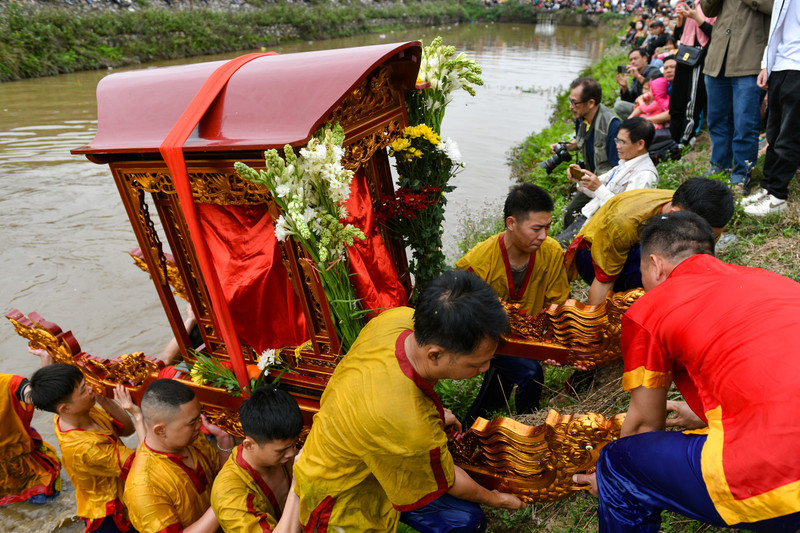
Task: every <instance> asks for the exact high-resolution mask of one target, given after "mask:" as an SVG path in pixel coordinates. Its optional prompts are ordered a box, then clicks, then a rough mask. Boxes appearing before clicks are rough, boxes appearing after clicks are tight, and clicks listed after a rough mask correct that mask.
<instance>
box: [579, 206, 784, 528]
mask: <svg viewBox="0 0 800 533" xmlns="http://www.w3.org/2000/svg"><path fill="white" fill-rule="evenodd" d="M641 250H642V254H641V256H642V257H641V272H642V281H643V282H644V288H645V290H646V291H647V293H646V294H645V295H644V296H642V297H641V298H639V300H638V301H636V302H635V303H634V304H633V305H632V306H631V307H630V309H628V311H627V312H626V313H625V314H624V315H623V316H622V358H623V362H624V374H623V376H622V386H623V388H624V389H625V390H626V391H628V392H630V394H631V401H630V407H629V408H628V414H627V416H626V417H625V421H624V423H623V425H622V433H621V438H620V439H619V440H617V441H614V442H612V443H610V444H608V445H607V446H605V447H604V448H603V449H602V450H601V452H600V456H599V459H598V461H597V472H596V474H592V475H589V476H586V475H576V476H574V478H573V480H574V481H575V482H576V483H590V484H592V486H593V493H594V494H595V495H596V496H598V498H599V500H598V518H599V529H600V531H601V532H614V533H617V532H619V533H625V532H637V533H651V532H652V533H656V532H658V531H659V530H660V525H661V512H662V510H665V509H666V510H669V511H673V512H676V513H679V514H681V515H684V516H688V517H689V518H691V519H694V520H700V521H702V522H705V523H708V524H711V525H714V526H718V527H735V528H736V529H747V530H749V531H757V532H769V533H780V532H796V531H800V497H798V495H799V494H800V461H798V460H797V449H798V446H800V418H798V417H797V416H796V413H795V409H794V407H795V406H796V405H797V399H798V398H800V357H798V356H797V345H796V342H797V338H798V337H800V321H798V320H797V316H796V310H797V309H798V307H800V284H798V283H797V282H795V281H793V280H790V279H788V278H785V277H783V276H780V275H778V274H775V273H773V272H768V271H766V270H761V269H758V268H750V267H743V266H736V265H729V264H726V263H724V262H722V261H720V260H719V259H717V258H715V257H714V232H713V230H712V228H711V226H710V225H709V224H708V222H706V221H705V220H703V219H702V218H701V217H699V216H698V215H696V214H694V213H685V212H684V213H681V212H677V213H669V214H666V215H656V216H655V217H653V219H652V220H650V221H649V222H648V223H647V225H646V226H645V227H644V229H643V230H642V234H641ZM753 317H758V331H757V332H753V331H752V330H750V329H748V327H747V326H748V325H749V324H752V322H753ZM673 382H674V383H675V385H676V386H677V388H678V390H679V391H680V393H681V394H682V395H683V398H684V399H685V400H686V401H685V402H667V393H668V391H669V389H670V386H671V384H672V383H673ZM670 411H673V412H675V413H677V415H678V416H677V417H676V418H674V419H667V418H666V416H667V414H668V413H669V412H670ZM665 426H682V427H685V428H687V429H700V428H706V429H705V431H704V432H691V433H682V432H677V431H664V429H665Z"/></svg>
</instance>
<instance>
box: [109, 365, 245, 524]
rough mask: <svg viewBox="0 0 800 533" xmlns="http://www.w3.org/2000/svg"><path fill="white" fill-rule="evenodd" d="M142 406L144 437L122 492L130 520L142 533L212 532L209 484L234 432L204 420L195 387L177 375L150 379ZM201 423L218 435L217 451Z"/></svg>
mask: <svg viewBox="0 0 800 533" xmlns="http://www.w3.org/2000/svg"><path fill="white" fill-rule="evenodd" d="M141 409H142V414H143V415H144V424H145V432H146V436H145V440H144V442H143V443H142V445H141V446H140V447H139V450H138V452H137V453H136V458H135V459H134V460H133V464H132V465H131V469H130V473H129V475H128V479H127V481H126V482H125V493H124V495H123V502H125V506H126V507H127V508H128V515H129V517H130V520H131V523H133V525H134V527H135V528H136V529H137V530H139V531H140V532H141V533H156V532H161V531H169V532H171V531H184V532H185V533H212V532H214V531H216V530H217V527H218V526H219V523H218V522H217V517H216V516H215V515H214V510H213V509H212V508H211V486H212V483H213V481H214V477H215V476H216V475H217V472H218V471H219V468H220V464H222V463H223V462H224V461H225V459H227V458H228V455H230V452H231V450H232V449H233V437H231V436H230V435H228V434H227V433H225V432H224V431H222V430H221V429H220V428H218V427H216V426H213V425H211V424H209V423H208V421H207V420H205V417H203V416H202V415H201V413H200V402H199V401H198V399H197V397H196V396H195V394H194V391H193V390H192V389H191V388H190V387H189V386H188V385H186V384H184V383H181V382H180V381H178V380H171V379H157V380H155V381H154V382H152V383H151V384H150V385H149V386H148V387H147V390H146V391H145V393H144V396H143V397H142V405H141ZM201 426H205V428H206V429H207V430H208V431H209V432H210V433H211V434H213V435H214V436H215V437H216V438H217V448H218V451H219V453H218V452H217V450H214V447H213V445H212V444H210V443H209V441H208V439H206V437H205V435H203V433H202V432H201V431H200V428H201Z"/></svg>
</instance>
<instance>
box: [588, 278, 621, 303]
mask: <svg viewBox="0 0 800 533" xmlns="http://www.w3.org/2000/svg"><path fill="white" fill-rule="evenodd" d="M613 288H614V281H613V280H612V281H606V282H603V281H600V280H599V279H597V278H594V281H592V285H591V286H590V287H589V296H588V297H587V299H586V303H587V304H589V305H600V304H601V303H603V302H605V301H606V296H608V291H610V290H612V289H613Z"/></svg>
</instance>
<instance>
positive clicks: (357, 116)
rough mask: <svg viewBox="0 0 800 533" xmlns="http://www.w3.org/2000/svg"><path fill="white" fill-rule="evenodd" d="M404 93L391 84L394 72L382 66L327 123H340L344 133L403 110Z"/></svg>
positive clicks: (351, 93) (346, 99)
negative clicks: (377, 118)
mask: <svg viewBox="0 0 800 533" xmlns="http://www.w3.org/2000/svg"><path fill="white" fill-rule="evenodd" d="M402 103H403V100H402V92H401V91H400V88H399V87H397V85H396V84H394V83H392V68H391V67H389V66H388V65H381V66H379V67H378V68H376V69H375V70H374V71H372V72H371V73H370V74H369V75H368V76H367V77H366V78H365V79H364V81H362V82H361V83H360V84H359V85H358V87H356V88H355V89H353V90H352V91H351V92H350V94H348V95H347V96H346V97H345V99H344V100H343V101H342V103H341V104H339V106H337V108H336V109H334V110H333V112H332V113H331V115H330V117H329V119H328V121H327V122H338V123H339V124H341V125H342V128H344V129H345V131H349V130H352V129H353V126H355V125H358V124H361V123H365V122H367V121H369V120H370V119H371V118H372V117H376V116H379V115H381V114H383V113H385V112H387V111H389V110H391V109H396V108H402Z"/></svg>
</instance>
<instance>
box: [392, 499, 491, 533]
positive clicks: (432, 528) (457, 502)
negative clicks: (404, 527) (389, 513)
mask: <svg viewBox="0 0 800 533" xmlns="http://www.w3.org/2000/svg"><path fill="white" fill-rule="evenodd" d="M400 521H401V522H403V523H404V524H408V525H409V526H411V527H413V528H414V529H416V530H417V531H419V532H420V533H472V532H475V533H481V532H483V531H485V530H486V517H485V516H484V514H483V511H482V510H481V506H480V505H478V504H477V503H472V502H468V501H466V500H462V499H460V498H456V497H454V496H450V495H449V494H443V495H442V496H439V497H438V498H436V499H435V500H433V501H432V502H431V503H429V504H428V505H426V506H425V507H422V508H420V509H417V510H416V511H407V512H405V513H402V514H401V515H400Z"/></svg>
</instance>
